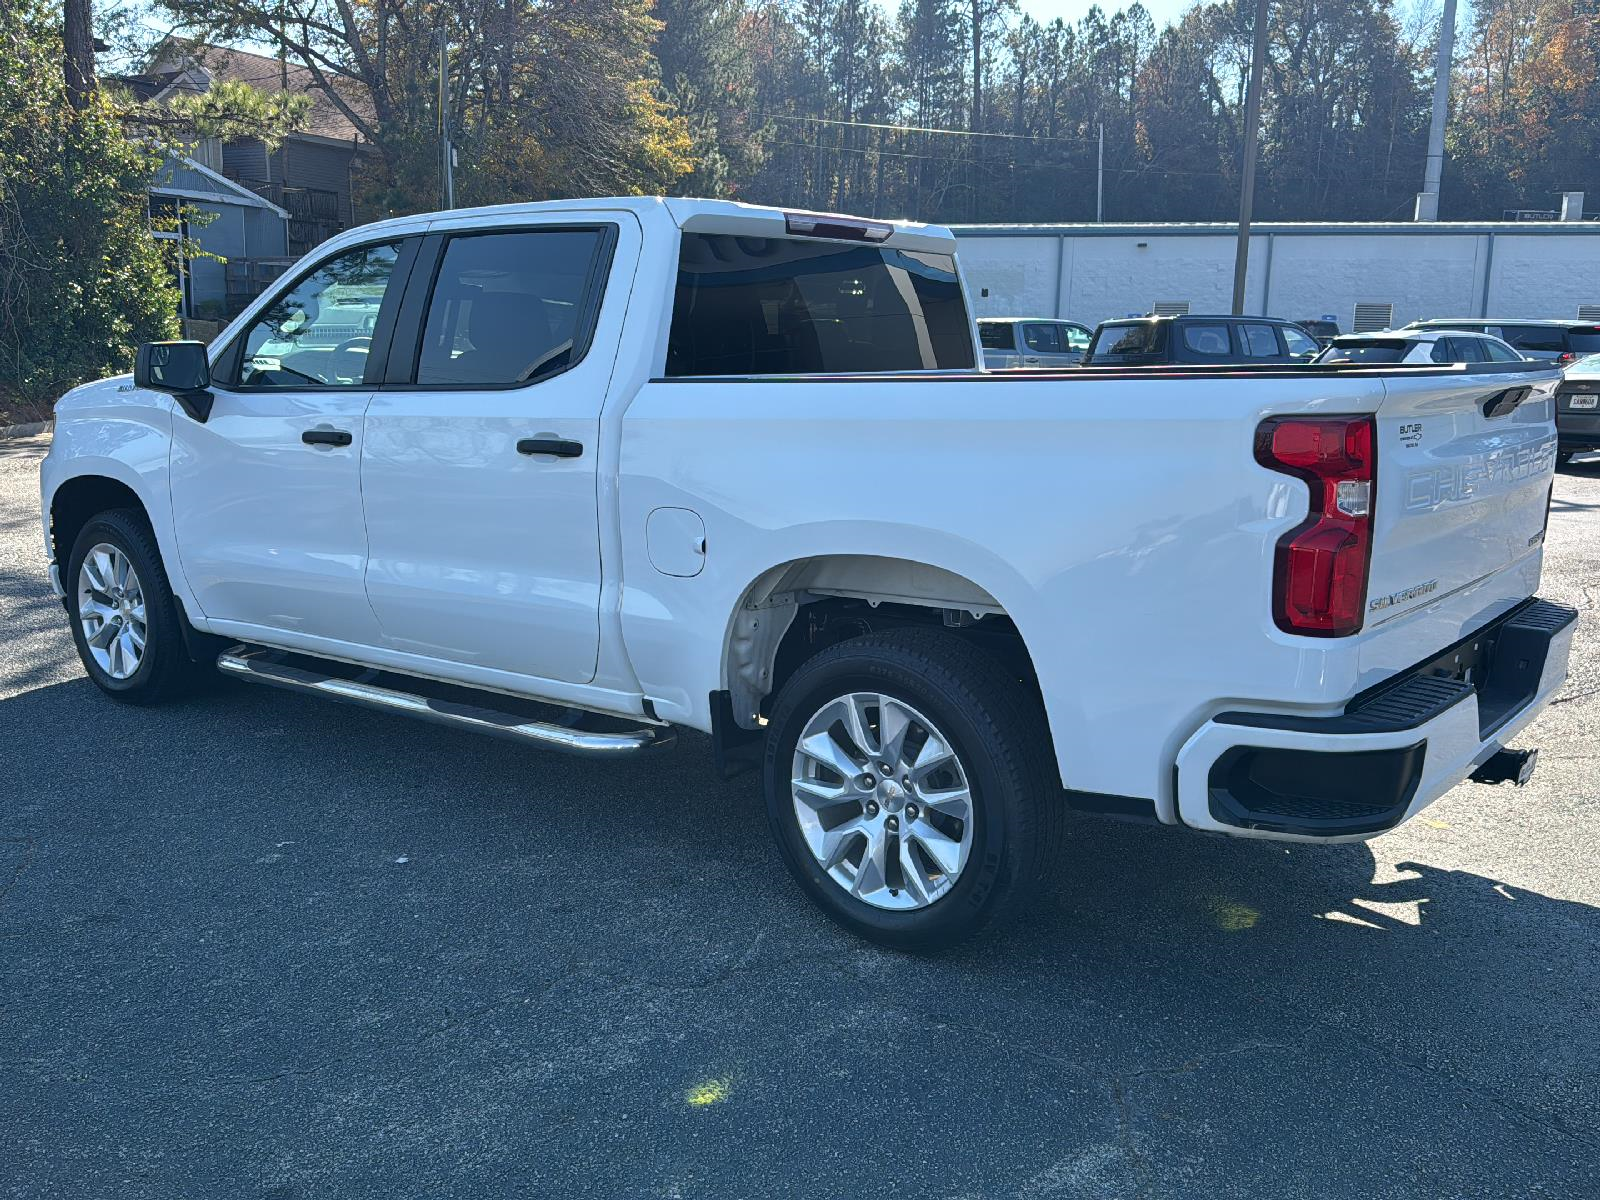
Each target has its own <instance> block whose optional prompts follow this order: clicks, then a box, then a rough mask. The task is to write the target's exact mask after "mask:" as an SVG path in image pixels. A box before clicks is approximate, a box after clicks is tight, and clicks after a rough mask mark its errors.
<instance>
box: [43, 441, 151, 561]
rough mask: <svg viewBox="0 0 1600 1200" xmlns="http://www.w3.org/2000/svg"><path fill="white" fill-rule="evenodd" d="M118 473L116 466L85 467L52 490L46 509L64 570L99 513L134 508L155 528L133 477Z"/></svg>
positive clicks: (52, 547)
mask: <svg viewBox="0 0 1600 1200" xmlns="http://www.w3.org/2000/svg"><path fill="white" fill-rule="evenodd" d="M119 474H120V473H119V472H117V471H116V470H115V469H114V468H113V469H111V470H107V469H106V468H105V466H104V465H103V464H102V465H101V466H100V469H98V470H89V471H83V472H80V473H78V474H74V475H70V476H68V477H67V478H65V479H62V480H61V481H60V482H59V483H57V484H56V486H55V489H54V491H52V492H51V494H50V501H49V508H48V509H47V516H48V520H49V538H50V550H51V553H52V555H53V556H54V558H55V562H56V565H57V566H58V567H59V568H60V569H61V571H62V572H65V571H66V569H67V559H68V557H69V556H70V555H71V553H72V545H73V543H74V542H75V541H77V538H78V534H79V533H80V532H81V531H82V529H83V527H84V525H86V524H87V523H88V522H89V520H90V519H91V518H92V517H94V516H95V515H96V514H97V513H103V512H108V511H110V510H111V509H118V508H128V509H134V510H136V511H137V512H138V513H139V514H140V515H141V516H142V517H144V519H145V522H146V524H149V525H150V526H151V528H152V530H154V525H155V523H154V521H153V520H152V518H151V513H150V508H149V506H148V505H147V504H145V502H144V498H143V497H142V496H140V494H139V491H138V489H137V488H136V487H135V486H134V481H130V480H128V479H124V478H119V477H118V476H119Z"/></svg>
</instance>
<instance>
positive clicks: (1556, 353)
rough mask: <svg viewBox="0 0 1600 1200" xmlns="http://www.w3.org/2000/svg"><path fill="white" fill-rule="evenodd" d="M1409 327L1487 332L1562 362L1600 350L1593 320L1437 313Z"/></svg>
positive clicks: (1529, 354) (1527, 352) (1599, 331)
mask: <svg viewBox="0 0 1600 1200" xmlns="http://www.w3.org/2000/svg"><path fill="white" fill-rule="evenodd" d="M1406 328H1407V329H1459V330H1462V331H1464V332H1467V333H1487V334H1488V335H1489V336H1491V337H1497V338H1500V339H1502V340H1503V341H1506V342H1509V343H1510V344H1511V346H1512V348H1513V349H1515V350H1516V351H1517V352H1518V353H1519V354H1521V355H1522V356H1523V357H1524V358H1538V359H1545V360H1548V361H1550V362H1554V363H1557V364H1559V365H1561V366H1566V365H1567V364H1568V363H1574V362H1577V361H1578V360H1579V359H1580V358H1582V357H1583V356H1584V355H1586V354H1595V353H1597V352H1600V325H1596V324H1595V323H1594V322H1593V321H1513V320H1511V319H1510V318H1507V317H1502V318H1501V319H1500V320H1494V319H1493V318H1484V317H1480V318H1478V319H1476V320H1472V319H1470V318H1469V319H1465V320H1460V321H1450V320H1444V319H1442V318H1437V317H1436V318H1431V319H1429V320H1426V321H1413V322H1411V324H1409V325H1407V326H1406Z"/></svg>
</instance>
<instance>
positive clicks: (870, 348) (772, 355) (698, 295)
mask: <svg viewBox="0 0 1600 1200" xmlns="http://www.w3.org/2000/svg"><path fill="white" fill-rule="evenodd" d="M973 365H974V363H973V346H972V325H971V322H970V318H969V317H968V315H967V306H966V299H965V297H964V296H963V295H962V292H961V281H960V279H959V278H958V277H957V275H956V265H955V257H954V255H952V254H939V253H932V252H929V251H924V250H900V249H896V248H894V247H891V246H881V245H866V244H862V243H858V242H835V241H821V240H818V241H812V240H806V239H799V238H760V237H743V236H733V235H731V234H716V233H685V234H684V235H683V240H682V243H681V246H680V249H679V255H678V282H677V289H676V292H675V294H674V297H673V308H672V326H671V330H670V332H669V334H668V337H667V363H666V368H667V374H668V375H669V376H680V377H681V376H705V375H815V374H832V373H836V372H837V373H847V372H886V371H927V370H961V369H970V368H971V367H972V366H973Z"/></svg>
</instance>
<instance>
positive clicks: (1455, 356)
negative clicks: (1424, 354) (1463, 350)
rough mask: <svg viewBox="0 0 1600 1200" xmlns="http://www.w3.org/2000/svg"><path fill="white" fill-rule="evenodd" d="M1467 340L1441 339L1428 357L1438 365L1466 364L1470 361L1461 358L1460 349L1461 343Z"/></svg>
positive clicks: (1436, 342) (1430, 350) (1429, 352)
mask: <svg viewBox="0 0 1600 1200" xmlns="http://www.w3.org/2000/svg"><path fill="white" fill-rule="evenodd" d="M1465 340H1466V339H1464V338H1450V337H1442V338H1439V339H1438V340H1436V341H1435V342H1434V343H1433V346H1432V348H1431V349H1429V351H1428V357H1429V358H1430V359H1432V360H1433V361H1434V362H1436V363H1453V362H1466V361H1468V360H1467V359H1464V358H1462V357H1461V354H1460V350H1459V349H1458V345H1459V343H1460V342H1462V341H1465Z"/></svg>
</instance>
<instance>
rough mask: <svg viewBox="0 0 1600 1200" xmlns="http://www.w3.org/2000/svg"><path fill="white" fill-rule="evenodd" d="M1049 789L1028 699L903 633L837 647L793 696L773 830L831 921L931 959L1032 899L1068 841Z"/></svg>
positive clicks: (772, 776)
mask: <svg viewBox="0 0 1600 1200" xmlns="http://www.w3.org/2000/svg"><path fill="white" fill-rule="evenodd" d="M885 768H888V770H885ZM1053 777H1054V757H1053V754H1052V753H1051V750H1050V738H1049V733H1048V726H1047V724H1046V722H1045V718H1044V714H1043V712H1042V711H1041V708H1040V705H1039V702H1038V700H1037V698H1036V697H1035V696H1034V695H1033V694H1032V691H1031V689H1029V688H1027V687H1025V686H1024V685H1023V684H1022V683H1021V682H1020V681H1019V680H1017V679H1016V678H1015V677H1014V675H1012V674H1011V673H1008V672H1007V671H1006V670H1005V669H1004V668H1003V667H1002V666H1001V665H1000V664H999V663H998V662H997V661H996V660H994V659H993V658H991V657H989V656H988V655H986V654H984V653H982V652H981V651H979V650H977V649H975V648H974V647H973V646H972V645H971V644H969V643H967V642H965V641H963V640H962V639H960V638H958V637H955V636H953V635H951V634H948V633H945V632H943V631H942V630H932V629H903V630H895V631H891V632H886V633H881V634H870V635H867V636H864V637H858V638H852V639H850V640H849V641H845V642H841V643H839V644H838V645H836V646H832V647H830V648H829V649H827V650H824V651H823V652H822V653H820V654H818V655H816V656H815V657H814V658H812V659H810V660H809V661H808V662H806V663H805V664H803V665H802V666H801V667H800V668H799V670H797V671H796V672H795V674H794V675H793V676H792V677H791V678H790V680H789V681H788V683H787V684H785V686H784V688H783V691H782V693H781V694H780V696H779V698H778V702H777V705H776V706H775V708H774V710H773V713H772V717H771V728H770V729H769V736H768V738H767V752H766V770H765V791H766V803H767V817H768V821H769V823H770V825H771V827H772V831H773V835H774V837H775V838H776V839H777V842H778V847H779V849H780V851H781V852H782V855H783V859H784V862H785V865H786V866H787V867H788V868H789V871H790V873H791V874H792V875H793V876H794V878H795V880H796V881H797V882H798V883H799V884H800V887H801V889H802V890H803V891H804V892H805V893H806V895H807V896H808V897H809V898H810V899H811V900H812V901H813V902H814V903H815V904H816V905H817V906H818V907H820V908H821V909H822V910H823V911H824V912H826V913H827V914H828V915H829V916H830V917H832V918H833V919H834V920H835V921H837V922H838V923H839V924H841V925H843V926H844V927H845V928H846V929H848V930H850V931H851V932H853V933H855V934H857V935H859V936H861V937H864V938H868V939H870V940H872V941H875V942H879V943H882V944H885V945H889V946H894V947H897V948H899V949H904V950H915V951H936V950H943V949H948V948H949V947H951V946H954V945H956V944H958V943H960V942H962V941H964V940H965V939H967V938H969V937H971V936H973V935H974V934H976V933H978V932H979V931H980V930H982V929H984V928H986V927H988V926H990V925H992V924H994V923H996V922H1000V921H1003V920H1005V919H1007V918H1009V917H1010V916H1012V915H1014V914H1015V913H1016V911H1017V910H1018V909H1019V908H1020V907H1022V905H1023V902H1024V901H1025V900H1026V899H1027V897H1028V896H1029V894H1030V893H1031V892H1032V891H1033V889H1034V886H1035V885H1036V883H1037V882H1038V880H1039V878H1040V877H1041V876H1042V874H1043V873H1044V870H1045V869H1046V864H1047V863H1048V862H1049V861H1050V860H1051V859H1052V858H1053V856H1054V850H1055V846H1056V842H1057V834H1058V832H1059V826H1060V815H1061V814H1060V803H1059V800H1058V797H1057V796H1056V795H1054V794H1053V793H1054V792H1057V791H1059V788H1057V787H1055V786H1053V784H1052V779H1053Z"/></svg>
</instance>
